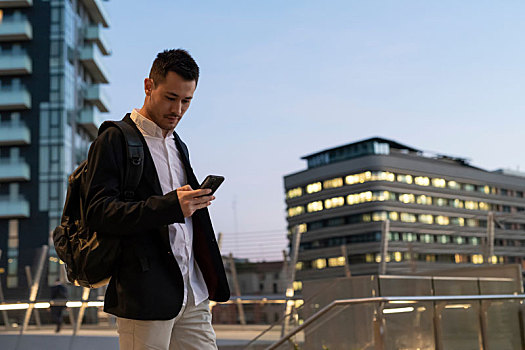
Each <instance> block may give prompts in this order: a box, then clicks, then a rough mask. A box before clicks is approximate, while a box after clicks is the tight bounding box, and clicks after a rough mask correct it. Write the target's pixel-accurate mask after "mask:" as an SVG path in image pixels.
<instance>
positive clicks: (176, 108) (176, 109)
mask: <svg viewBox="0 0 525 350" xmlns="http://www.w3.org/2000/svg"><path fill="white" fill-rule="evenodd" d="M171 113H173V114H176V115H178V116H181V114H182V103H181V102H180V101H174V102H173V103H172V104H171Z"/></svg>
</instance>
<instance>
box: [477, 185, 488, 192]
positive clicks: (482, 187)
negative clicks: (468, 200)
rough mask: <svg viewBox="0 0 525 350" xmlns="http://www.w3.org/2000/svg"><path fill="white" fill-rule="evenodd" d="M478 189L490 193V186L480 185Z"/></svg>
mask: <svg viewBox="0 0 525 350" xmlns="http://www.w3.org/2000/svg"><path fill="white" fill-rule="evenodd" d="M478 190H479V191H480V192H482V193H485V194H490V192H491V191H490V186H486V185H485V186H479V187H478Z"/></svg>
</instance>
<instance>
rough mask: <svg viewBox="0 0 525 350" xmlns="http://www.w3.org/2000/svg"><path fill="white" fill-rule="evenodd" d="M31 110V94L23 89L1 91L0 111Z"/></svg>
mask: <svg viewBox="0 0 525 350" xmlns="http://www.w3.org/2000/svg"><path fill="white" fill-rule="evenodd" d="M30 108H31V94H30V93H29V91H27V90H26V89H24V88H20V89H9V88H6V89H1V90H0V110H1V111H6V110H24V109H30Z"/></svg>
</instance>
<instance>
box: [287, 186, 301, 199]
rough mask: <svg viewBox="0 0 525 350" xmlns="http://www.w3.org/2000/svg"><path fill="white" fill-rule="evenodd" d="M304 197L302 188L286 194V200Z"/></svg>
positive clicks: (293, 189)
mask: <svg viewBox="0 0 525 350" xmlns="http://www.w3.org/2000/svg"><path fill="white" fill-rule="evenodd" d="M302 195H303V189H302V188H301V187H296V188H292V189H291V190H288V192H286V198H288V199H290V198H295V197H300V196H302Z"/></svg>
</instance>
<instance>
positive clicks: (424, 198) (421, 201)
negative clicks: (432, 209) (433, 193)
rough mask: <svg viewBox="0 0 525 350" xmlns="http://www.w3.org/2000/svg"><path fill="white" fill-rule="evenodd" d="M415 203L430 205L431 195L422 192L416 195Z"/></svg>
mask: <svg viewBox="0 0 525 350" xmlns="http://www.w3.org/2000/svg"><path fill="white" fill-rule="evenodd" d="M417 204H424V205H432V197H430V196H425V195H424V194H423V195H421V196H417Z"/></svg>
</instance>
